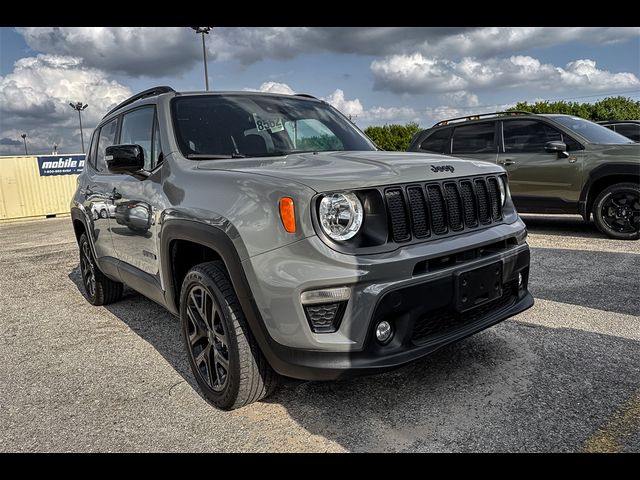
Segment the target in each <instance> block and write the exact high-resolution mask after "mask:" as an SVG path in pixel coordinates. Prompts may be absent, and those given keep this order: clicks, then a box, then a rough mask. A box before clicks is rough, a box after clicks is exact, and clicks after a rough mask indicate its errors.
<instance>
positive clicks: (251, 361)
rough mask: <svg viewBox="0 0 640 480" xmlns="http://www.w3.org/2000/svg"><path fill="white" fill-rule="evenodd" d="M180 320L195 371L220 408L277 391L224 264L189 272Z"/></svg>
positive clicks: (206, 264) (183, 293) (241, 403)
mask: <svg viewBox="0 0 640 480" xmlns="http://www.w3.org/2000/svg"><path fill="white" fill-rule="evenodd" d="M180 321H181V324H182V337H183V339H184V343H185V347H186V350H187V354H188V359H189V364H190V365H191V370H192V371H193V374H194V376H195V377H196V381H197V382H198V385H199V386H200V388H201V389H202V392H203V393H204V395H205V397H206V398H207V399H208V400H209V401H210V402H211V403H213V404H214V405H215V406H216V407H218V408H222V409H224V410H233V409H235V408H240V407H243V406H245V405H248V404H249V403H252V402H256V401H258V400H260V399H262V398H264V397H266V396H267V395H269V394H270V393H271V392H272V391H273V389H274V388H275V386H276V383H277V378H276V374H275V372H274V371H273V370H272V369H271V366H270V365H269V364H268V363H267V361H266V359H265V358H264V356H263V355H262V352H261V351H260V348H259V347H258V344H257V343H256V341H255V339H254V338H253V336H252V334H251V332H250V330H249V328H248V327H247V323H246V321H245V318H244V314H243V312H242V309H241V308H240V304H239V302H238V298H237V296H236V294H235V292H234V290H233V287H232V286H231V282H230V281H229V278H228V276H227V273H226V270H225V268H224V265H223V264H222V263H221V262H208V263H202V264H200V265H196V266H195V267H193V268H192V269H191V270H189V272H188V273H187V276H186V277H185V279H184V282H183V283H182V291H181V294H180Z"/></svg>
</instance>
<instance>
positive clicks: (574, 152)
mask: <svg viewBox="0 0 640 480" xmlns="http://www.w3.org/2000/svg"><path fill="white" fill-rule="evenodd" d="M501 123H502V137H503V145H502V148H501V152H500V153H499V155H498V163H499V164H500V165H502V166H504V167H505V169H506V170H507V172H508V174H509V187H510V189H511V195H512V197H513V200H514V203H515V205H516V208H517V209H518V210H521V211H532V212H534V211H539V212H545V211H548V212H566V213H572V212H574V210H575V209H577V202H578V199H579V196H580V189H581V186H582V163H583V159H584V155H583V153H582V150H581V146H580V144H579V143H578V142H576V141H575V140H573V139H572V138H570V137H568V136H567V135H565V134H563V133H562V132H561V131H560V130H558V129H556V128H555V127H553V126H551V125H549V124H548V123H546V122H543V121H540V120H531V119H522V120H503V121H502V122H501ZM551 141H560V142H562V141H563V142H565V143H566V144H567V150H568V153H569V157H568V158H565V157H563V156H561V155H559V154H558V153H557V152H547V151H546V150H545V144H546V143H547V142H551Z"/></svg>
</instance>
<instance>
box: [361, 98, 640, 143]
mask: <svg viewBox="0 0 640 480" xmlns="http://www.w3.org/2000/svg"><path fill="white" fill-rule="evenodd" d="M514 110H520V111H525V112H531V113H562V114H566V115H574V116H577V117H582V118H585V119H587V120H591V121H593V122H599V121H602V120H640V101H637V100H632V99H631V98H627V97H607V98H603V99H602V100H598V101H597V102H595V103H580V102H567V101H564V100H561V101H558V102H548V101H541V102H535V103H528V102H518V103H516V104H515V105H514V106H513V107H511V108H509V109H508V111H514ZM439 120H446V119H444V118H442V119H439ZM420 130H423V127H420V126H419V125H418V124H417V123H415V122H409V123H407V124H405V125H399V124H391V125H383V126H371V127H367V128H365V130H364V133H366V134H367V136H368V137H369V138H370V139H371V140H373V141H374V143H375V144H376V145H378V147H380V148H381V149H382V150H393V151H405V150H406V149H407V148H408V147H409V143H411V139H412V138H413V136H414V135H415V134H416V133H417V132H419V131H420Z"/></svg>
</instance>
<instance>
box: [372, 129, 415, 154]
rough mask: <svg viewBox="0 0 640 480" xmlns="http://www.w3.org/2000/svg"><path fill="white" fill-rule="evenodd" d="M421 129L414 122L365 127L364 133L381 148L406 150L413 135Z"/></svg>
mask: <svg viewBox="0 0 640 480" xmlns="http://www.w3.org/2000/svg"><path fill="white" fill-rule="evenodd" d="M420 130H421V128H420V125H418V124H417V123H415V122H410V123H407V124H406V125H398V124H391V125H383V126H382V127H367V128H365V130H364V133H366V134H367V136H368V137H369V138H370V139H371V140H373V142H374V143H375V144H376V145H377V146H378V147H380V148H381V149H382V150H391V151H402V152H404V151H406V150H407V148H409V143H410V142H411V139H412V138H413V136H414V135H415V134H416V133H418V132H419V131H420Z"/></svg>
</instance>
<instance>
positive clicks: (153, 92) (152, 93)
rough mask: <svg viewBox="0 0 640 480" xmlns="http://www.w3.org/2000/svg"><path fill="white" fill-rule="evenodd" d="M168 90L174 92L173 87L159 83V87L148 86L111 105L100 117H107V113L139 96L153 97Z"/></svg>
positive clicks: (128, 103) (130, 102) (124, 105)
mask: <svg viewBox="0 0 640 480" xmlns="http://www.w3.org/2000/svg"><path fill="white" fill-rule="evenodd" d="M169 92H175V90H174V89H173V88H171V87H167V86H166V85H161V86H159V87H152V88H148V89H147V90H144V91H142V92H140V93H137V94H135V95H134V96H132V97H129V98H127V99H126V100H125V101H124V102H122V103H119V104H118V105H116V106H115V107H113V108H112V109H111V110H109V111H108V112H107V113H106V114H105V116H104V117H102V118H106V117H108V116H109V115H111V114H112V113H113V112H115V111H116V110H120V109H121V108H122V107H126V106H127V105H130V104H132V103H133V102H135V101H136V100H140V99H141V98H146V97H153V96H155V95H160V94H161V93H169Z"/></svg>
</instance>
